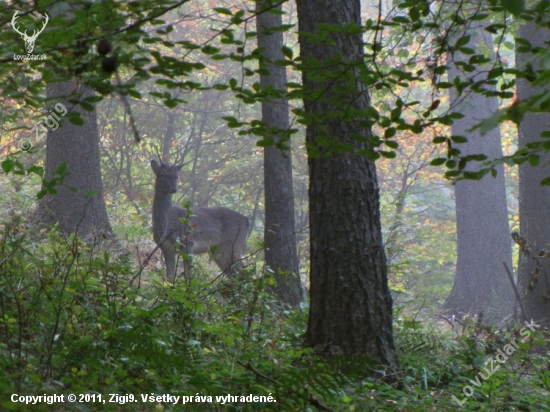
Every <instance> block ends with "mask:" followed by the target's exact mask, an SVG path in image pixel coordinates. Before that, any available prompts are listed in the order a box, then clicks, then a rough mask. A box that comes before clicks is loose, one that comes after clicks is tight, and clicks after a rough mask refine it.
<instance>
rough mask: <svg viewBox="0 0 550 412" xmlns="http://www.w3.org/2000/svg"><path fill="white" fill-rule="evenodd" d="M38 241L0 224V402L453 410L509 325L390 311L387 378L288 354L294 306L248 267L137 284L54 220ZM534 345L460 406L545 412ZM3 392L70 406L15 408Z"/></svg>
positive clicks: (13, 224) (545, 378) (297, 333)
mask: <svg viewBox="0 0 550 412" xmlns="http://www.w3.org/2000/svg"><path fill="white" fill-rule="evenodd" d="M42 235H43V236H44V239H42V240H40V241H38V240H36V239H30V238H29V237H28V236H27V232H26V230H25V228H24V227H23V226H22V225H21V223H20V222H19V221H18V220H17V219H13V220H11V221H10V222H8V223H6V224H4V225H3V227H2V228H1V231H0V409H2V410H32V411H51V410H56V411H65V410H71V411H72V410H81V411H95V410H117V411H118V410H120V411H124V410H132V411H153V410H154V411H163V410H166V411H170V410H185V411H256V410H273V411H313V410H334V411H425V410H434V411H441V410H456V409H457V408H458V405H457V404H456V403H455V401H454V400H453V399H452V396H453V395H454V396H455V397H456V398H457V399H459V400H462V399H463V398H464V397H465V395H464V394H463V388H464V386H465V385H470V386H472V385H473V384H472V383H471V381H472V380H474V381H475V376H476V374H477V373H479V371H482V370H483V367H484V363H485V361H486V360H487V359H488V357H490V356H493V355H494V354H495V353H498V349H499V348H502V347H503V346H504V345H505V344H506V343H507V342H509V341H510V339H512V338H513V336H514V333H516V332H514V331H511V332H499V331H486V330H480V329H476V328H475V327H472V328H471V329H469V330H462V331H460V333H457V331H453V330H451V329H450V328H448V327H447V328H446V329H445V328H444V327H443V326H441V324H439V323H438V322H435V321H422V322H420V321H418V320H416V319H415V318H413V317H412V316H411V315H406V311H396V316H395V339H396V345H397V348H398V353H399V356H400V362H401V371H400V372H395V373H393V374H391V373H390V372H389V371H387V370H384V369H383V368H379V369H377V368H376V367H375V366H373V365H371V364H370V363H369V362H368V360H366V359H363V358H357V357H337V358H318V357H316V356H314V355H313V354H312V353H311V352H310V350H309V349H304V348H302V342H303V340H304V331H305V329H306V320H307V310H304V311H298V310H296V311H292V310H287V309H284V308H281V307H280V306H279V305H278V303H277V302H276V301H275V300H274V299H273V297H272V296H270V294H269V293H267V292H266V291H267V290H268V289H269V288H268V286H269V284H270V283H271V282H273V279H272V278H271V276H270V274H269V273H267V272H264V271H262V270H260V269H256V268H254V267H251V268H249V269H247V270H245V273H243V274H242V275H241V276H239V277H238V278H232V279H223V278H215V279H212V278H211V277H209V276H208V275H207V274H202V275H198V276H196V279H194V280H192V281H191V282H185V281H183V280H180V281H178V282H177V284H176V285H170V284H167V283H166V282H164V279H163V277H162V274H160V273H152V272H143V273H142V274H141V276H142V277H143V278H144V279H142V280H143V282H138V280H139V279H136V278H135V275H136V273H138V269H136V268H135V267H134V266H133V263H132V260H131V259H130V258H129V257H127V256H125V255H123V256H118V257H115V256H114V255H112V254H110V253H108V252H105V251H102V250H100V249H99V248H98V247H94V246H90V245H86V244H84V243H82V242H81V241H80V240H79V239H78V238H76V237H74V236H66V235H63V234H61V233H60V232H59V231H58V230H57V229H56V228H52V229H51V230H49V231H48V232H46V233H43V234H42ZM145 277H146V278H147V281H145ZM132 278H134V279H133V280H134V281H133V283H132V282H131V280H132ZM139 285H141V286H139ZM534 339H536V335H535V336H531V337H530V338H529V340H528V341H527V342H526V343H522V344H521V348H520V349H518V350H517V351H515V353H514V354H513V355H512V356H510V359H509V360H507V361H506V362H505V363H503V364H502V365H501V368H500V370H499V371H498V372H496V373H495V374H493V375H492V376H491V377H489V378H488V379H487V380H481V381H480V383H479V385H473V386H474V387H473V393H472V395H471V396H470V397H468V398H467V399H466V402H464V404H463V406H462V407H461V409H462V410H472V411H474V410H476V411H477V410H490V411H497V410H502V411H508V410H518V411H538V410H544V409H547V408H548V401H547V398H548V390H549V388H550V372H549V364H550V359H549V358H548V357H544V356H537V355H533V354H529V350H530V348H531V344H532V343H533V340H534ZM535 343H536V341H535ZM14 394H17V396H18V397H19V396H25V395H32V396H37V395H51V394H64V395H65V397H66V396H67V395H68V394H76V395H77V401H76V402H65V403H56V404H54V405H48V404H47V403H44V402H41V403H37V404H34V405H26V404H24V403H22V402H13V401H12V400H13V398H12V395H14ZM99 394H101V395H102V398H101V399H100V398H99V397H98V395H99ZM109 394H117V395H118V396H117V397H116V398H111V397H110V395H109ZM79 395H85V396H87V397H84V398H82V399H83V401H82V402H79V401H78V400H79V398H78V396H79ZM94 395H95V396H94ZM167 395H170V396H179V397H180V398H179V401H178V404H177V405H173V404H171V403H170V402H169V401H168V398H166V396H167ZM228 395H232V396H233V397H231V398H229V397H228ZM163 396H164V398H163ZM184 396H185V397H187V399H186V403H185V405H183V403H182V401H183V399H184V398H183V397H184ZM235 396H236V397H237V398H235ZM254 396H257V397H258V398H253V397H254ZM18 397H16V399H15V400H19V399H21V398H18ZM142 397H145V398H146V401H144V399H145V398H142ZM259 397H262V398H259ZM65 399H66V398H65ZM254 399H255V400H254ZM111 400H114V402H110V401H111Z"/></svg>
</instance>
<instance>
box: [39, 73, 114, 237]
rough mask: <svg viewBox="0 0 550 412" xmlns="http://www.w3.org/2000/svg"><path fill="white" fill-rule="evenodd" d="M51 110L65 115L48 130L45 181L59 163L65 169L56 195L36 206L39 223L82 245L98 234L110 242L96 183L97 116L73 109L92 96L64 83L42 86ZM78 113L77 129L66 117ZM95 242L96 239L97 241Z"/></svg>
mask: <svg viewBox="0 0 550 412" xmlns="http://www.w3.org/2000/svg"><path fill="white" fill-rule="evenodd" d="M46 92H47V96H48V97H49V98H52V99H54V100H52V106H55V105H56V104H58V103H59V104H62V105H63V106H64V107H65V108H66V109H67V113H66V114H65V116H63V117H62V119H61V120H62V121H63V123H62V126H60V127H59V128H57V130H50V131H49V133H48V137H47V145H46V176H45V179H46V180H51V179H52V177H53V176H54V173H55V171H56V170H57V169H58V167H59V166H60V165H61V164H62V163H66V164H67V169H66V170H67V172H68V176H67V177H66V178H65V179H64V181H63V184H62V185H58V186H56V187H55V189H56V190H57V192H58V193H57V194H55V195H54V194H47V195H46V196H45V197H43V198H42V199H41V200H40V201H39V203H38V210H37V212H36V215H35V217H36V220H37V222H38V223H46V224H55V223H58V224H59V226H60V227H61V229H62V230H63V231H64V232H66V233H77V234H78V235H79V236H80V237H81V238H84V239H86V240H87V241H93V240H94V239H96V237H97V236H98V235H100V236H101V237H105V236H106V237H108V238H111V237H112V230H111V226H110V224H109V219H108V216H107V211H106V208H105V200H104V198H103V182H102V179H101V169H100V158H99V134H98V129H97V114H96V112H95V110H94V111H91V112H88V111H85V110H83V109H82V108H81V107H80V106H78V105H75V102H76V101H81V100H83V99H85V98H86V97H88V96H91V95H92V92H91V90H90V89H89V88H86V87H84V86H81V85H78V83H76V82H72V81H67V82H61V83H52V84H49V85H48V86H47V87H46ZM71 111H77V112H79V113H80V115H81V116H82V118H83V119H84V121H85V123H84V125H83V126H76V125H74V124H72V123H71V122H69V121H68V116H69V112H71ZM99 239H100V238H99Z"/></svg>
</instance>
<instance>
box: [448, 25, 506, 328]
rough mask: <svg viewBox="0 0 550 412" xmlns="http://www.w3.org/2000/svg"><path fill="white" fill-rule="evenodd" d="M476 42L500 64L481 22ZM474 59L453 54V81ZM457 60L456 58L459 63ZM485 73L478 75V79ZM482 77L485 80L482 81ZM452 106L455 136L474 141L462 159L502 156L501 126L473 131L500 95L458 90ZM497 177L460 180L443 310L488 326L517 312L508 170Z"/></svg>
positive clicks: (473, 44)
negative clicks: (478, 318)
mask: <svg viewBox="0 0 550 412" xmlns="http://www.w3.org/2000/svg"><path fill="white" fill-rule="evenodd" d="M466 34H468V35H470V42H469V44H468V45H466V47H471V48H475V49H476V51H477V52H478V53H483V50H480V46H481V49H486V50H488V52H487V53H486V55H487V57H488V58H489V59H490V60H491V61H494V53H493V51H492V50H493V49H492V39H491V35H490V34H489V33H488V32H486V31H485V30H483V27H482V26H481V25H480V24H477V25H474V27H470V29H469V30H468V31H467V33H466ZM468 58H469V56H465V55H462V54H460V53H458V52H455V54H454V56H451V55H449V58H448V62H449V66H450V70H449V72H448V76H449V81H450V82H452V81H453V79H454V78H455V77H459V78H460V79H461V81H464V80H465V79H466V74H465V73H464V72H463V71H462V70H461V69H460V68H459V67H458V66H457V65H455V64H454V61H459V60H462V61H464V60H465V61H468ZM453 59H454V60H453ZM482 76H485V74H484V73H483V74H479V75H477V74H476V75H474V76H473V77H474V81H475V80H480V79H481V77H482ZM478 78H480V79H478ZM450 99H451V104H457V102H458V101H459V99H461V101H460V102H459V104H458V105H457V106H458V107H457V111H458V112H460V113H462V114H463V115H464V117H463V118H462V119H455V120H454V122H453V124H452V127H451V130H452V134H453V135H454V136H464V137H467V139H468V142H467V143H463V144H456V145H455V146H456V147H457V148H458V149H460V151H461V153H462V155H471V154H484V155H486V156H487V157H488V158H489V159H498V158H501V157H502V143H501V139H500V130H499V128H498V127H497V128H494V129H492V130H491V131H489V132H488V133H487V134H485V135H484V136H482V135H481V134H480V133H479V131H473V132H470V131H469V129H471V128H472V127H473V126H474V125H475V124H476V123H478V122H479V121H481V120H483V119H487V118H489V117H490V116H491V115H493V114H494V113H495V112H496V111H497V110H498V100H497V97H485V96H483V95H481V94H478V93H474V92H471V93H470V94H469V95H466V96H465V95H462V96H458V95H457V94H456V90H455V89H454V88H452V89H451V93H450ZM477 169H478V166H477V165H474V164H470V165H468V166H467V170H470V171H475V170H477ZM496 169H497V176H496V177H492V176H490V175H487V176H485V177H483V178H482V179H481V180H460V181H458V182H457V183H456V184H455V202H456V226H457V263H456V275H455V282H454V285H453V289H452V290H451V294H450V295H449V297H448V298H447V300H446V302H445V304H444V306H443V308H444V309H446V310H448V311H449V312H450V313H452V314H454V315H458V316H463V315H465V314H468V313H470V314H475V315H479V314H482V316H483V319H484V320H485V322H486V323H489V324H491V323H497V322H499V321H502V320H503V319H504V318H506V317H508V316H509V315H511V314H512V313H513V311H514V306H515V305H514V295H513V289H512V285H511V283H510V280H509V279H508V277H507V274H506V272H505V269H504V266H503V262H505V263H506V265H508V267H509V268H511V267H512V248H511V239H510V227H509V224H508V208H507V201H506V187H505V183H504V167H503V166H502V165H500V166H497V167H496Z"/></svg>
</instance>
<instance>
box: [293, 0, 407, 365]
mask: <svg viewBox="0 0 550 412" xmlns="http://www.w3.org/2000/svg"><path fill="white" fill-rule="evenodd" d="M297 6H298V19H299V33H300V49H301V52H300V54H301V59H302V61H301V69H302V74H303V84H304V107H305V115H306V122H307V131H306V142H307V146H308V156H309V176H310V189H309V209H310V220H309V222H310V241H311V278H310V313H309V321H308V327H307V333H306V341H305V345H306V346H310V347H313V348H314V349H315V351H316V352H318V353H326V354H347V355H362V356H367V357H369V358H370V359H372V360H373V361H375V362H379V363H382V364H386V365H389V366H390V367H394V368H397V367H398V360H397V356H396V353H395V348H394V344H393V333H392V302H391V296H390V291H389V288H388V279H387V272H386V257H385V254H384V247H383V241H382V233H381V227H380V210H379V209H380V205H379V193H378V183H377V178H376V168H375V164H374V162H373V161H371V160H369V159H368V158H367V157H366V156H364V155H362V154H356V153H355V151H359V150H361V151H365V150H366V151H368V149H369V146H368V145H369V143H368V141H369V138H370V137H371V131H370V127H369V125H368V123H367V122H366V121H365V119H364V117H363V116H364V111H365V110H366V109H367V107H368V105H369V101H370V98H369V94H368V92H367V89H366V87H365V86H364V85H363V84H362V83H361V80H360V79H361V77H362V75H363V74H365V75H366V73H363V70H366V68H365V66H364V63H363V38H362V33H361V31H360V30H357V31H354V30H342V27H352V25H356V26H357V25H360V24H361V17H360V16H361V9H360V2H359V1H358V0H342V1H338V2H336V1H332V0H297ZM344 147H345V148H346V149H347V150H346V151H344V152H342V148H344Z"/></svg>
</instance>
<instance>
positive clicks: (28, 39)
mask: <svg viewBox="0 0 550 412" xmlns="http://www.w3.org/2000/svg"><path fill="white" fill-rule="evenodd" d="M18 17H19V12H18V11H16V12H15V13H14V14H13V17H12V18H11V26H12V27H13V30H15V31H16V32H17V33H19V34H20V35H21V38H22V39H23V40H24V41H25V49H26V50H27V53H28V54H31V53H32V51H33V50H34V44H35V42H36V39H37V38H38V35H39V34H40V33H42V32H43V31H44V29H45V28H46V25H47V24H48V21H49V20H50V18H49V17H48V15H47V14H46V13H44V22H43V24H42V28H41V29H40V30H34V31H33V33H32V35H31V36H29V35H28V34H27V30H25V31H24V32H21V31H19V27H17V26H16V25H15V21H16V20H17V18H18Z"/></svg>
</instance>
